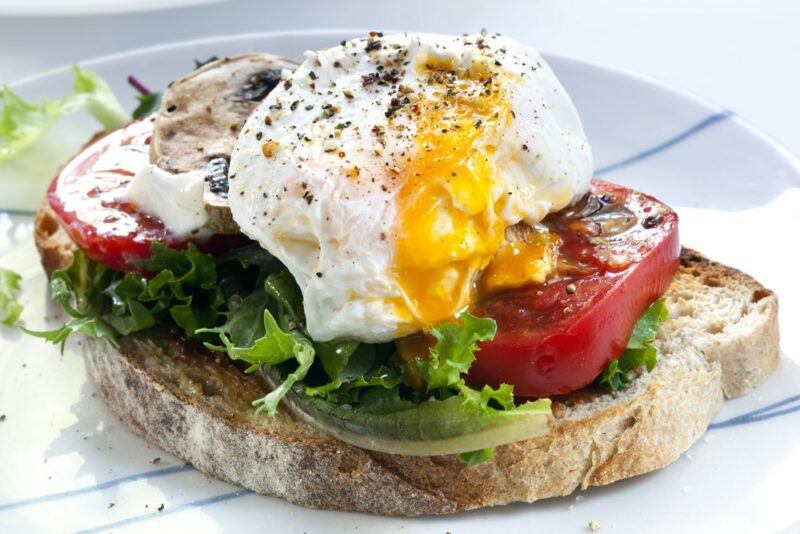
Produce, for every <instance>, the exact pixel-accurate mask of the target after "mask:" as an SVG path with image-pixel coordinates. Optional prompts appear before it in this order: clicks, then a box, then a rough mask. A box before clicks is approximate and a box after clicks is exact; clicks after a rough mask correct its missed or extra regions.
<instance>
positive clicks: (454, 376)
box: [417, 313, 497, 391]
mask: <svg viewBox="0 0 800 534" xmlns="http://www.w3.org/2000/svg"><path fill="white" fill-rule="evenodd" d="M461 319H462V323H461V324H456V323H445V324H441V325H439V326H436V327H433V328H431V329H430V333H431V335H432V336H433V337H434V338H436V345H435V346H434V347H433V348H432V349H431V354H430V356H431V357H430V359H428V360H419V361H418V362H417V363H418V365H419V370H420V373H421V374H422V378H423V379H425V383H426V384H427V387H428V391H432V390H435V389H440V388H445V387H449V386H455V385H456V384H458V383H459V381H460V380H461V375H462V374H463V373H466V372H467V371H468V370H469V367H470V366H471V365H472V362H473V361H475V354H474V353H475V351H476V350H478V344H477V342H478V341H484V340H487V339H492V338H493V337H494V334H495V332H496V331H497V324H496V323H495V322H494V320H493V319H481V318H478V317H475V316H473V315H470V314H469V313H465V314H463V315H462V316H461Z"/></svg>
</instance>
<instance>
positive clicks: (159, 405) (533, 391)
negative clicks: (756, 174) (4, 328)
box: [36, 33, 779, 515]
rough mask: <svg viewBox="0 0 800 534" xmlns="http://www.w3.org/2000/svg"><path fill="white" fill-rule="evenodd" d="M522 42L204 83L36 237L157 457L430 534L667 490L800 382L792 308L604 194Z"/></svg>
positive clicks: (95, 145)
mask: <svg viewBox="0 0 800 534" xmlns="http://www.w3.org/2000/svg"><path fill="white" fill-rule="evenodd" d="M592 172H593V160H592V153H591V150H590V145H589V142H588V140H587V139H586V136H585V135H584V132H583V129H582V126H581V121H580V119H579V117H578V113H577V112H576V110H575V108H574V106H573V104H572V102H571V101H570V98H569V97H568V95H567V93H566V92H565V90H564V88H563V87H562V86H561V84H560V83H559V81H558V80H557V79H556V77H555V75H554V74H553V72H552V71H551V69H550V68H549V67H548V65H547V64H546V63H545V61H544V60H543V59H542V58H541V56H539V54H538V53H537V52H536V51H535V50H533V49H531V48H529V47H527V46H524V45H521V44H520V43H518V42H516V41H514V40H513V39H510V38H507V37H505V36H500V35H495V34H486V33H484V34H476V35H466V36H459V37H447V36H438V35H410V34H403V35H386V36H384V35H382V34H380V33H373V34H370V35H369V36H368V37H366V38H363V39H355V40H352V41H346V42H342V43H341V44H339V45H338V46H334V47H332V48H329V49H327V50H320V51H316V52H307V53H306V55H305V57H304V58H303V61H302V63H300V64H296V63H294V62H293V61H291V60H288V59H283V58H278V57H274V56H271V55H269V54H261V53H256V54H246V55H241V56H237V57H229V58H224V59H218V60H214V61H212V62H209V63H207V64H205V65H201V66H200V67H199V68H198V69H196V70H195V71H194V72H192V73H191V74H189V75H188V76H186V77H184V78H181V79H179V80H177V81H175V82H173V83H172V84H170V85H169V87H168V88H167V89H166V91H165V92H164V94H163V98H162V101H161V104H160V107H159V108H158V109H157V111H156V112H155V113H153V114H150V115H146V116H144V117H143V118H140V119H139V120H135V121H134V122H131V123H130V124H127V125H125V126H122V127H120V128H118V129H116V130H113V131H110V132H108V133H106V134H105V135H103V136H101V137H99V138H97V139H95V140H93V141H92V142H91V143H90V144H88V145H87V146H86V147H85V149H84V150H83V151H82V152H81V153H80V154H78V155H77V156H76V157H75V158H74V159H73V160H72V161H70V162H68V163H67V164H66V165H65V166H64V167H63V169H62V170H61V171H60V172H59V173H58V175H57V176H56V178H55V179H54V180H53V182H52V185H51V186H50V188H49V190H48V192H47V198H46V201H45V202H44V204H43V205H42V208H41V210H40V212H39V214H38V218H37V221H36V242H37V245H38V247H39V250H40V252H41V257H42V263H43V265H44V267H45V269H46V270H47V272H48V273H49V274H50V277H51V285H52V292H53V298H54V299H55V300H56V301H57V302H59V303H60V304H61V306H62V307H63V308H64V310H65V312H66V313H67V314H69V316H70V320H69V321H68V322H67V323H66V324H65V326H64V327H63V328H60V329H58V330H55V331H51V332H38V333H36V335H40V336H43V337H46V338H48V339H50V340H52V341H54V342H58V343H61V342H63V341H64V340H65V338H66V337H67V335H68V334H70V333H71V332H79V333H80V334H81V338H80V340H79V346H80V347H81V348H82V349H83V351H84V352H85V354H86V357H87V360H88V364H89V369H90V371H91V375H92V377H93V378H94V380H95V382H96V383H97V385H98V387H99V390H100V392H101V393H102V395H103V397H104V398H105V400H106V402H107V403H108V405H109V407H110V408H111V409H112V410H113V411H114V413H116V414H117V415H118V416H119V417H120V418H121V419H122V420H123V421H124V422H125V423H126V424H127V425H128V426H129V427H130V428H131V429H132V430H133V431H134V432H136V433H138V434H141V435H142V436H144V437H145V438H146V439H148V440H149V441H151V442H153V443H155V444H157V445H158V446H160V447H162V448H163V449H165V450H167V451H170V452H171V453H173V454H175V455H177V456H179V457H181V458H183V459H185V460H186V461H188V462H191V463H192V464H193V465H194V466H196V467H197V468H198V469H200V470H201V471H203V472H206V473H209V474H211V475H213V476H215V477H219V478H221V479H224V480H227V481H230V482H233V483H235V484H239V485H241V486H244V487H246V488H249V489H252V490H254V491H257V492H260V493H265V494H269V495H276V496H279V497H282V498H284V499H287V500H289V501H291V502H294V503H298V504H302V505H306V506H313V507H320V508H333V509H341V510H357V511H363V512H371V513H379V514H392V515H420V514H441V513H451V512H457V511H460V510H467V509H472V508H478V507H483V506H491V505H497V504H505V503H509V502H513V501H534V500H537V499H541V498H545V497H551V496H558V495H567V494H569V493H571V492H573V491H574V490H575V489H576V488H587V487H589V486H595V485H603V484H608V483H611V482H614V481H616V480H620V479H623V478H627V477H631V476H634V475H638V474H641V473H645V472H648V471H651V470H654V469H657V468H659V467H663V466H665V465H667V464H669V463H670V462H672V461H674V460H675V459H676V458H677V457H678V456H679V455H680V454H681V453H682V452H683V451H685V450H686V449H687V448H688V447H689V446H690V445H691V444H692V443H693V442H694V441H695V440H697V439H698V437H699V436H701V435H702V434H703V432H704V431H705V429H706V427H707V425H708V424H709V422H710V421H711V419H712V417H713V416H714V414H715V413H716V412H717V410H718V409H719V408H720V406H721V405H722V402H723V400H724V399H725V398H726V397H730V396H736V395H740V394H742V393H744V392H747V391H749V390H750V389H752V388H754V387H755V386H757V385H758V384H759V383H760V382H761V381H762V380H763V379H764V378H765V377H766V376H767V375H768V374H769V373H770V372H771V371H772V370H773V368H774V367H775V365H776V363H777V360H778V357H779V345H778V328H777V306H778V305H777V299H776V297H775V295H774V294H773V293H772V292H771V291H769V290H767V289H765V288H764V287H762V286H761V285H760V284H759V283H758V282H756V281H755V280H753V279H752V278H750V277H748V276H747V275H745V274H742V273H741V272H739V271H736V270H734V269H731V268H729V267H726V266H723V265H720V264H717V263H714V262H712V261H710V260H708V259H706V258H704V257H703V256H702V255H700V254H699V253H697V252H694V251H691V250H688V249H681V246H680V243H679V239H678V217H677V215H676V213H675V212H674V211H673V210H672V209H671V208H670V207H669V206H667V205H665V204H664V203H662V202H660V201H659V200H657V199H655V198H653V197H651V196H649V195H647V194H646V193H641V192H638V191H633V190H631V189H628V188H626V187H624V186H621V185H616V184H612V183H608V182H604V181H600V180H596V179H595V180H593V179H592Z"/></svg>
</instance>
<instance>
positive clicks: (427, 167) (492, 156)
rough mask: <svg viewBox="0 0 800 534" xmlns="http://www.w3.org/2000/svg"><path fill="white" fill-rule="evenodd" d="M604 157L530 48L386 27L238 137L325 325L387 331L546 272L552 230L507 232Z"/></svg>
mask: <svg viewBox="0 0 800 534" xmlns="http://www.w3.org/2000/svg"><path fill="white" fill-rule="evenodd" d="M592 165H593V164H592V155H591V150H590V147H589V144H588V142H587V140H586V136H585V135H584V132H583V128H582V126H581V122H580V119H579V117H578V114H577V112H576V110H575V107H574V106H573V104H572V102H571V100H570V98H569V96H568V95H567V93H566V91H565V90H564V88H563V87H562V86H561V84H560V83H559V82H558V80H557V79H556V77H555V75H554V74H553V72H552V71H551V70H550V68H549V66H548V65H547V64H546V63H545V62H544V60H543V59H542V58H541V56H540V55H539V54H538V53H537V52H536V51H535V50H533V49H532V48H530V47H527V46H524V45H522V44H520V43H518V42H516V41H514V40H512V39H510V38H507V37H504V36H500V35H493V34H477V35H466V36H459V37H450V36H439V35H427V34H400V35H391V36H383V35H382V34H379V33H373V34H370V36H369V37H367V38H364V39H355V40H351V41H347V42H342V43H341V45H340V46H336V47H333V48H330V49H327V50H321V51H317V52H307V53H306V54H305V60H304V61H303V63H302V64H301V65H300V66H299V67H298V68H297V69H296V70H295V71H293V72H289V71H285V72H284V73H283V80H282V83H281V84H279V86H278V87H276V88H275V89H274V90H273V91H272V92H271V93H270V94H269V95H268V96H267V98H266V99H265V100H264V101H263V102H262V103H261V104H260V105H259V106H258V107H257V108H256V109H255V111H254V112H253V113H252V115H250V117H249V119H248V120H247V122H246V124H245V126H244V128H243V129H242V131H241V132H240V134H239V136H238V139H237V142H236V145H235V148H234V151H233V154H232V157H231V162H230V174H229V179H230V191H229V199H230V207H231V213H232V215H233V218H234V220H235V221H236V222H237V223H238V225H239V226H240V228H241V230H242V231H243V232H244V233H245V234H247V235H248V236H249V237H250V238H252V239H254V240H256V241H258V242H259V243H260V244H261V246H263V247H264V248H265V249H266V250H267V251H269V252H270V253H271V254H273V255H274V256H276V257H277V258H278V259H279V260H280V261H281V262H282V263H283V264H284V265H285V266H286V267H287V268H288V269H289V271H290V272H291V274H292V275H293V276H294V278H295V280H296V281H297V283H298V285H299V286H300V289H301V291H302V293H303V297H304V307H305V315H306V323H307V324H306V326H307V328H308V331H309V334H310V335H311V336H312V338H314V339H315V340H318V341H326V340H331V339H338V338H349V339H357V340H361V341H366V342H383V341H389V340H393V339H397V338H400V337H402V336H405V335H408V334H411V333H414V332H418V331H420V330H425V329H427V328H428V327H430V326H432V325H435V324H438V323H441V322H446V321H448V320H452V319H453V318H454V317H456V316H457V315H458V314H459V313H460V312H461V311H463V310H464V309H466V308H467V307H468V306H469V304H470V303H471V302H473V301H474V299H475V298H476V295H477V293H478V291H479V288H480V289H482V290H491V289H492V288H495V289H497V288H505V287H513V286H514V285H522V284H523V283H530V282H539V283H541V282H542V281H544V278H545V277H546V276H547V275H548V274H549V273H550V272H551V271H552V269H553V268H554V263H555V255H554V253H553V250H554V248H553V247H554V243H553V240H552V239H549V238H548V237H547V236H546V235H543V236H539V237H538V238H536V239H533V240H530V241H529V242H518V243H514V244H509V243H507V242H506V240H505V235H506V230H507V229H508V228H509V227H511V226H513V225H516V224H517V223H520V222H524V223H526V224H528V225H531V226H533V225H536V224H537V223H538V222H540V221H541V220H542V219H543V218H544V217H545V216H546V215H547V214H548V213H551V212H553V211H557V210H560V209H561V208H564V207H565V206H567V205H569V204H571V203H572V202H573V201H574V200H576V199H578V198H580V197H581V196H582V195H583V194H585V193H586V191H588V188H589V181H590V178H591V174H592ZM484 271H485V272H486V276H484V277H481V281H480V283H478V279H479V277H480V275H481V273H483V272H484Z"/></svg>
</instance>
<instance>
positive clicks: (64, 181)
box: [47, 115, 246, 272]
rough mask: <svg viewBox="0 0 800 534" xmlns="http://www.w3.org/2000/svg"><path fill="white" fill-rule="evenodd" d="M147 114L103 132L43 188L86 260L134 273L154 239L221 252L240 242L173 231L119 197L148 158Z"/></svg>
mask: <svg viewBox="0 0 800 534" xmlns="http://www.w3.org/2000/svg"><path fill="white" fill-rule="evenodd" d="M154 120H155V116H154V115H152V116H150V117H147V118H145V119H142V120H138V121H134V122H132V123H130V124H128V125H126V126H123V127H121V128H119V129H117V130H114V131H112V132H109V133H107V134H106V135H104V136H103V137H101V138H99V139H97V140H95V141H94V142H92V143H91V144H89V145H88V146H87V147H85V148H84V150H83V151H81V152H80V153H79V154H78V155H77V156H75V158H73V159H72V160H71V161H70V162H69V163H67V165H65V166H64V168H63V169H61V171H59V173H58V175H57V176H56V177H55V179H54V180H53V182H52V183H51V184H50V187H49V188H48V191H47V200H48V202H49V204H50V207H51V208H53V211H54V212H55V213H56V215H57V217H58V219H59V220H60V222H61V225H62V226H63V227H64V229H65V230H66V231H67V233H68V234H69V236H70V238H72V240H73V241H74V242H75V244H76V245H77V246H78V248H80V249H81V250H83V251H84V252H85V253H86V255H87V256H89V258H91V259H92V260H94V261H96V262H97V263H100V264H102V265H105V266H106V267H109V268H111V269H114V270H116V271H123V272H128V271H140V272H141V270H142V269H141V267H140V266H139V262H140V261H141V260H144V259H147V258H149V257H150V256H151V245H152V243H153V242H159V243H162V244H164V245H167V246H168V247H171V248H176V249H185V248H186V247H187V246H188V245H189V243H190V242H193V243H195V244H197V245H198V247H199V248H200V249H201V250H204V251H206V252H212V253H214V252H222V251H224V250H227V249H229V248H232V247H235V246H239V245H241V244H244V242H245V241H246V239H245V238H244V237H243V236H240V235H233V236H219V235H208V234H204V233H202V232H197V233H196V234H194V235H191V236H178V235H174V234H172V233H171V232H169V230H168V229H167V228H166V227H165V226H164V223H163V222H162V221H161V220H160V219H158V218H157V217H153V216H151V215H148V214H146V213H143V212H141V211H139V210H138V209H137V207H136V206H134V205H133V204H131V203H130V202H127V201H126V200H125V197H124V195H125V192H126V191H127V186H128V184H129V183H130V181H131V178H132V177H133V175H134V174H135V173H136V171H137V170H138V169H139V168H141V167H142V166H144V165H146V164H147V163H148V162H149V158H150V156H149V154H150V139H151V136H152V131H153V121H154Z"/></svg>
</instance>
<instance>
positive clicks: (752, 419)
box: [708, 395, 800, 430]
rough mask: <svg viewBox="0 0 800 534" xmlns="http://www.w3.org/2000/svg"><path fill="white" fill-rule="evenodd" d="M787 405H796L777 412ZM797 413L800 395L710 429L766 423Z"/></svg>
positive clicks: (799, 409)
mask: <svg viewBox="0 0 800 534" xmlns="http://www.w3.org/2000/svg"><path fill="white" fill-rule="evenodd" d="M787 404H795V405H794V406H790V407H789V408H784V409H783V410H776V408H780V407H781V406H786V405H787ZM797 411H800V395H794V396H792V397H788V398H786V399H783V400H781V401H778V402H774V403H772V404H768V405H767V406H764V407H763V408H759V409H757V410H753V411H751V412H747V413H743V414H741V415H737V416H736V417H731V418H730V419H725V420H724V421H720V422H719V423H712V424H710V425H708V429H709V430H714V429H715V428H727V427H731V426H738V425H746V424H749V423H757V422H758V421H766V420H767V419H772V418H773V417H778V416H781V415H787V414H790V413H794V412H797Z"/></svg>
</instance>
